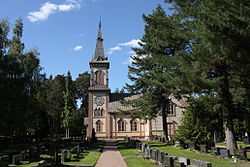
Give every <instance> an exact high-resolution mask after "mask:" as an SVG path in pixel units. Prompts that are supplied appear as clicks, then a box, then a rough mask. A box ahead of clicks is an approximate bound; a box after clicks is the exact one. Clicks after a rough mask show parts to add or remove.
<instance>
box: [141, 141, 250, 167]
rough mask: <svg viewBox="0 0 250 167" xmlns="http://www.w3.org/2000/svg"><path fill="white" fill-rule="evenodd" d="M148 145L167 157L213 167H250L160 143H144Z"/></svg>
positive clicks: (249, 163)
mask: <svg viewBox="0 0 250 167" xmlns="http://www.w3.org/2000/svg"><path fill="white" fill-rule="evenodd" d="M145 143H147V144H148V145H150V146H152V147H154V148H157V149H159V150H160V151H164V152H166V153H168V154H169V155H173V156H177V157H185V158H189V159H199V160H202V161H206V162H211V163H212V165H213V167H236V166H238V167H239V166H241V167H250V162H237V163H234V162H231V161H232V159H224V158H221V157H215V156H212V155H210V154H205V153H199V152H197V151H192V150H189V149H181V148H175V147H173V146H167V145H165V144H163V143H160V142H145Z"/></svg>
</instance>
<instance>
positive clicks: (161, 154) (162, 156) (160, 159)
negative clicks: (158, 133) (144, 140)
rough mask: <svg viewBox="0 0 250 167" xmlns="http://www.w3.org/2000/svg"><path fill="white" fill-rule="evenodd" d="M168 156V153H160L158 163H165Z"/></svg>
mask: <svg viewBox="0 0 250 167" xmlns="http://www.w3.org/2000/svg"><path fill="white" fill-rule="evenodd" d="M166 154H167V153H165V152H161V151H159V152H158V162H160V163H163V161H164V156H165V155H166Z"/></svg>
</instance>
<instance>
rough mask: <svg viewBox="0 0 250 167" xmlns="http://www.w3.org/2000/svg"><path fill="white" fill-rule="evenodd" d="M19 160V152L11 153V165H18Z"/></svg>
mask: <svg viewBox="0 0 250 167" xmlns="http://www.w3.org/2000/svg"><path fill="white" fill-rule="evenodd" d="M19 162H20V155H19V154H17V155H13V156H12V164H13V165H18V164H19Z"/></svg>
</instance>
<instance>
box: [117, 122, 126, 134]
mask: <svg viewBox="0 0 250 167" xmlns="http://www.w3.org/2000/svg"><path fill="white" fill-rule="evenodd" d="M118 131H119V132H125V131H126V122H125V121H124V120H122V119H120V120H119V121H118Z"/></svg>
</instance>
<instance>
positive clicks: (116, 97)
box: [108, 93, 141, 112]
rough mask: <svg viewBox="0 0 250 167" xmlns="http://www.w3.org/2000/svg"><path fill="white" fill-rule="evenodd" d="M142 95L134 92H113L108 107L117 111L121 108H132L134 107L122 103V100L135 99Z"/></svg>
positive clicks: (124, 109)
mask: <svg viewBox="0 0 250 167" xmlns="http://www.w3.org/2000/svg"><path fill="white" fill-rule="evenodd" d="M140 96H141V95H140V94H132V93H111V94H110V102H109V105H108V109H109V111H110V112H116V111H119V110H123V111H128V110H132V109H134V107H132V106H124V105H122V104H121V100H133V99H137V98H139V97H140Z"/></svg>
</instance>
